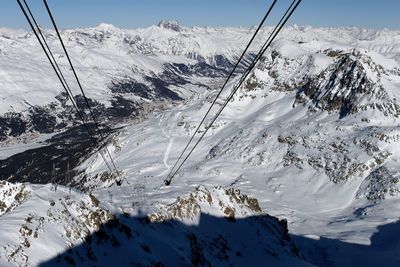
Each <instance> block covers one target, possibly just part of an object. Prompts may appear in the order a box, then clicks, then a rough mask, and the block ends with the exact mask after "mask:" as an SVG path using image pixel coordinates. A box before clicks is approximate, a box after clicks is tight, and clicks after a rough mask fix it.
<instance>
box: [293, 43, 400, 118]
mask: <svg viewBox="0 0 400 267" xmlns="http://www.w3.org/2000/svg"><path fill="white" fill-rule="evenodd" d="M336 58H337V59H336V60H337V63H335V64H334V65H332V66H330V67H329V68H327V69H326V70H325V71H323V72H322V73H321V74H319V75H318V76H316V77H315V78H312V79H311V80H310V81H309V82H307V83H306V84H305V85H304V86H303V87H302V88H301V89H300V91H299V92H298V94H297V96H296V102H295V104H297V103H305V97H308V98H309V99H311V100H312V102H313V104H314V106H315V108H318V109H322V110H327V111H330V112H331V111H338V112H339V115H340V118H343V117H345V116H347V115H349V114H354V113H357V112H360V111H363V110H367V109H377V110H379V111H381V112H382V113H383V114H384V115H385V116H393V117H399V115H400V105H399V104H398V103H397V101H395V100H393V99H391V98H390V97H389V96H388V94H387V92H386V91H385V90H384V88H383V87H382V85H380V83H379V80H378V81H372V80H371V78H370V77H368V75H367V71H368V70H367V69H366V67H365V66H367V67H368V68H370V69H373V70H375V71H376V73H377V75H378V77H380V76H381V75H383V74H385V70H384V69H383V68H382V67H381V66H379V65H377V64H375V63H374V62H373V61H372V59H371V58H369V57H367V56H365V55H362V54H361V53H359V52H357V51H356V50H355V51H353V53H343V54H340V56H336Z"/></svg>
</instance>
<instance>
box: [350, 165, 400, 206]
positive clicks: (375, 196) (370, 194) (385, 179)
mask: <svg viewBox="0 0 400 267" xmlns="http://www.w3.org/2000/svg"><path fill="white" fill-rule="evenodd" d="M398 196H400V172H398V171H397V172H396V171H394V170H390V169H388V168H387V167H385V166H382V167H379V168H377V169H376V170H374V171H373V172H371V173H370V174H369V175H368V176H367V178H365V180H364V181H363V183H362V184H361V186H360V188H359V189H358V191H357V193H356V197H357V198H367V199H368V200H372V201H377V200H381V199H385V198H390V197H398Z"/></svg>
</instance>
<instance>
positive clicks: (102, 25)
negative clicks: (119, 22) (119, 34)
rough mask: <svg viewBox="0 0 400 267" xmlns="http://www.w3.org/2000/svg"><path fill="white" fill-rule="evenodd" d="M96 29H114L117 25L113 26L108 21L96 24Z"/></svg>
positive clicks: (116, 28)
mask: <svg viewBox="0 0 400 267" xmlns="http://www.w3.org/2000/svg"><path fill="white" fill-rule="evenodd" d="M96 28H97V29H99V30H103V31H116V30H119V28H118V27H116V26H114V25H113V24H109V23H100V24H99V25H97V26H96Z"/></svg>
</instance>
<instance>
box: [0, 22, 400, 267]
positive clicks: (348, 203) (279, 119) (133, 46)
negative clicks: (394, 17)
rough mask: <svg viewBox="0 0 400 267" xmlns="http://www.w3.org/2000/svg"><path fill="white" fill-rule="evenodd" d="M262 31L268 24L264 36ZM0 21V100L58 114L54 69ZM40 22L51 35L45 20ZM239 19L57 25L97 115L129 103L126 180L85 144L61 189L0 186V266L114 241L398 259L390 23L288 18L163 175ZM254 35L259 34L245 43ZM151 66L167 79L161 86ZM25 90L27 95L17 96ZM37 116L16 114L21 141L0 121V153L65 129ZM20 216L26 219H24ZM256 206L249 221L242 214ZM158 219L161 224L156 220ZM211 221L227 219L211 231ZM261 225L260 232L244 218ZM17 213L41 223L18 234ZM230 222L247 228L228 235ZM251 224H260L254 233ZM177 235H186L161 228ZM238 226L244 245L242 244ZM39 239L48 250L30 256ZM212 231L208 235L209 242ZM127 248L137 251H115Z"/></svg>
mask: <svg viewBox="0 0 400 267" xmlns="http://www.w3.org/2000/svg"><path fill="white" fill-rule="evenodd" d="M270 30H271V29H270V28H265V29H264V30H263V36H266V34H267V33H268V32H269V31H270ZM0 33H1V36H2V37H0V38H3V39H0V58H1V59H2V61H1V62H2V63H1V64H0V71H1V73H3V74H4V75H1V76H0V84H1V86H2V87H1V88H0V94H1V101H2V102H1V112H2V113H3V114H6V112H12V113H16V114H19V113H20V112H22V114H23V116H25V117H29V116H30V115H29V114H31V113H30V111H29V105H39V106H43V105H48V104H51V103H55V105H56V106H57V108H56V109H57V110H60V114H62V112H68V110H67V109H63V108H61V104H60V103H59V102H57V100H55V97H56V96H58V95H59V93H60V91H57V89H55V88H56V87H55V84H57V81H56V80H55V78H54V76H52V75H51V74H50V73H51V71H50V68H48V66H47V65H46V64H45V61H44V58H43V57H42V56H41V53H40V51H39V48H37V46H36V43H35V40H34V39H33V36H32V35H31V34H29V33H25V32H17V31H13V30H6V29H3V30H1V31H0ZM46 33H47V35H48V36H49V38H50V39H52V42H54V43H55V42H56V39H55V36H54V33H53V32H51V31H46ZM251 33H252V30H251V29H247V28H200V27H194V28H186V27H182V26H180V25H178V24H176V23H174V22H162V23H160V24H159V25H158V26H152V27H150V28H147V29H136V30H121V29H118V28H115V27H114V26H111V25H105V24H102V25H100V26H98V27H96V28H91V29H77V30H67V31H65V32H63V34H64V36H65V39H66V40H67V44H68V49H69V50H70V51H71V54H72V55H73V58H74V59H75V60H76V61H77V66H78V70H79V73H81V75H80V76H81V79H82V80H83V81H85V82H84V83H85V84H84V87H85V88H87V91H88V95H89V97H91V98H92V99H94V100H96V101H99V102H100V103H102V104H103V105H104V107H105V108H106V112H105V113H100V115H101V116H104V117H105V118H107V119H108V123H110V122H111V121H112V120H113V118H114V117H112V116H111V115H110V114H114V113H110V112H111V111H113V110H107V107H112V108H117V107H120V106H118V105H115V106H113V104H112V103H115V102H112V101H113V99H114V100H115V99H117V96H122V97H124V99H128V100H129V101H132V103H135V108H136V110H139V111H138V112H137V113H135V116H133V117H129V116H127V117H126V118H125V120H123V121H121V123H124V127H123V128H121V129H119V130H117V131H115V132H114V133H113V135H112V138H111V139H110V142H109V143H108V148H109V150H110V151H111V154H112V156H113V158H114V160H115V162H116V164H117V167H118V168H119V169H120V170H121V171H122V172H123V176H122V177H123V178H122V185H121V186H118V185H117V184H116V181H117V180H118V179H120V178H116V177H114V176H113V175H110V174H109V173H108V170H107V167H106V165H105V164H104V162H103V160H102V158H101V157H100V155H99V154H98V153H93V152H92V153H87V154H85V155H84V156H82V157H81V159H80V161H79V163H77V165H76V168H75V174H76V175H75V176H74V178H73V179H74V183H73V184H74V186H75V189H73V190H72V193H69V192H68V189H67V188H66V187H63V186H59V188H58V190H57V191H56V192H54V191H51V190H50V189H51V188H50V185H32V184H26V185H24V184H20V183H15V184H14V183H4V184H2V185H0V186H1V187H0V189H1V188H12V189H10V190H11V191H10V192H12V193H10V194H8V195H7V196H5V194H3V195H4V199H5V200H1V199H0V201H3V202H0V214H1V215H0V216H1V217H0V224H1V229H6V228H3V227H7V231H3V230H2V232H1V234H0V235H2V238H1V239H0V240H1V241H0V244H1V247H2V250H0V264H4V265H14V264H17V265H18V264H27V265H29V264H32V265H37V264H38V263H39V262H41V261H47V263H45V264H44V265H45V266H46V264H48V265H47V266H51V264H55V263H57V262H58V263H61V264H66V265H68V264H71V262H73V263H75V264H77V265H79V266H80V265H81V264H83V265H84V264H86V263H84V262H83V261H82V257H83V258H84V259H85V260H87V261H88V262H90V263H93V264H96V263H97V264H100V265H101V264H102V263H104V264H105V266H106V265H107V264H106V263H107V262H108V263H109V262H110V259H111V258H110V257H109V256H108V255H109V254H108V253H109V252H110V251H115V253H117V254H118V255H124V256H125V255H127V254H128V252H127V251H126V250H125V249H126V247H129V246H131V247H132V248H134V249H133V250H135V251H140V252H138V255H140V256H139V257H138V258H137V259H136V260H137V262H140V263H143V264H153V265H154V264H157V263H158V262H165V263H167V264H169V265H174V263H175V265H176V264H178V265H179V264H181V265H191V264H192V265H195V264H198V265H207V264H208V263H209V264H212V265H221V264H226V265H229V264H234V265H241V264H244V262H247V263H249V262H252V263H256V262H258V261H259V259H260V258H263V259H266V260H267V261H268V262H271V265H273V266H279V264H281V265H282V266H302V265H305V266H306V265H307V264H312V265H317V266H398V265H399V264H400V253H399V251H400V238H399V237H398V236H399V233H400V224H399V212H400V167H399V160H400V143H399V142H400V125H399V122H400V103H399V99H400V63H399V55H400V45H399V43H400V42H399V41H400V32H398V31H389V30H364V29H357V28H341V29H335V28H311V27H288V28H286V29H285V30H284V31H283V32H282V33H281V34H280V38H278V39H277V40H276V41H275V42H274V44H273V45H272V47H271V49H269V50H268V52H267V54H266V55H265V57H264V58H263V59H262V62H261V64H259V65H258V66H257V68H256V70H255V71H254V72H253V73H252V74H251V77H250V78H249V79H248V81H247V82H246V83H245V84H244V85H243V86H242V88H241V89H240V90H239V91H238V93H237V95H235V97H234V99H233V100H232V101H231V102H230V103H229V105H228V106H227V108H226V109H225V110H224V112H223V113H222V115H221V117H220V118H219V119H218V120H217V121H216V123H215V125H214V126H213V127H212V129H210V131H209V132H208V133H207V135H206V137H205V138H204V140H202V142H201V143H200V145H199V147H198V148H197V149H196V150H195V152H194V153H193V155H192V156H191V157H190V159H189V160H188V161H187V162H186V164H185V165H184V166H183V168H182V169H181V171H180V172H179V173H178V174H177V175H176V176H175V177H174V179H173V181H172V184H171V185H170V186H168V187H167V186H164V184H163V180H164V179H165V178H166V175H167V174H168V172H169V171H170V168H171V167H172V166H173V165H174V163H175V161H176V160H177V158H178V156H179V154H180V152H181V151H182V149H183V148H184V146H185V145H186V142H188V140H189V139H190V136H191V134H192V133H193V131H194V130H195V129H196V127H197V125H198V123H199V122H200V120H201V118H202V116H203V115H204V113H205V112H206V110H207V109H208V107H209V105H210V104H211V102H212V99H213V97H214V96H215V95H216V93H217V89H218V88H219V86H220V85H221V83H222V81H223V77H224V76H225V75H226V74H227V71H229V68H230V67H231V66H232V63H234V60H235V58H236V57H237V55H238V54H239V53H240V51H241V49H242V47H243V45H244V44H245V43H246V41H247V40H248V39H249V38H250V34H251ZM5 36H6V37H5ZM259 45H260V41H259V40H258V41H257V43H256V44H255V45H254V47H252V51H256V50H257V48H258V46H259ZM17 48H20V49H17ZM32 50H33V51H36V52H32ZM58 53H60V51H58ZM16 58H18V62H21V64H16V63H15V62H16V61H15V59H16ZM250 59H251V55H249V56H248V59H247V60H250ZM60 60H61V62H63V64H64V65H65V66H66V62H64V61H65V59H64V58H62V57H61V58H60ZM32 65H33V66H35V67H34V69H32ZM33 70H35V71H33ZM21 73H23V74H24V75H21ZM238 78H239V77H238V76H236V78H235V79H234V80H232V81H231V82H230V84H229V86H228V87H227V91H226V92H224V93H223V96H222V99H221V100H220V101H218V102H217V103H218V105H217V107H216V108H215V109H214V112H215V111H216V109H217V108H219V106H220V105H221V103H222V101H223V100H224V97H226V96H227V95H228V93H229V89H231V88H232V85H233V84H234V83H235V81H237V80H238ZM44 79H47V80H44ZM154 79H157V80H154ZM159 80H161V81H166V84H165V88H164V87H163V91H162V93H160V92H161V91H159V90H160V89H159V88H160V87H158V86H156V85H157V84H159V83H158V82H155V81H159ZM126 81H129V82H126ZM183 81H185V82H183ZM139 84H142V85H139ZM111 85H115V86H111ZM143 85H145V86H144V87H143ZM126 90H128V91H129V96H127V94H126ZM28 91H29V96H28V95H27V94H24V92H28ZM11 92H17V94H14V93H11ZM148 92H149V94H147V93H148ZM175 94H176V95H175ZM31 96H34V97H31ZM166 96H170V97H166ZM171 96H177V97H176V98H174V97H171ZM28 103H29V104H28ZM118 103H119V104H121V103H122V102H118ZM143 103H146V105H149V106H152V108H151V109H150V108H149V109H146V108H143V107H144V104H143ZM160 103H162V105H161V104H160ZM58 106H60V107H58ZM124 111H126V110H125V109H124ZM107 112H108V113H107ZM8 114H10V113H8ZM104 114H105V115H104ZM116 114H118V112H117V113H116ZM139 114H141V115H140V116H139ZM114 115H115V114H114ZM114 115H113V116H114ZM4 117H5V118H7V116H6V115H4ZM138 117H140V119H138ZM132 119H135V120H134V121H132ZM8 121H9V120H8ZM66 121H67V120H66ZM29 125H33V126H32V127H33V128H29V127H31V126H29ZM67 125H68V127H73V125H72V123H71V122H69V124H67ZM34 126H35V124H34V123H32V124H28V126H27V129H26V131H24V134H29V135H33V136H34V138H33V139H32V137H31V138H30V139H23V140H25V142H28V144H25V145H21V144H20V142H19V141H18V140H16V139H17V138H13V135H12V134H10V132H12V131H11V130H12V127H9V128H10V129H11V130H10V129H8V128H7V129H8V130H7V131H8V132H7V134H6V135H5V136H6V138H5V139H4V140H6V141H4V142H3V144H4V149H3V148H2V149H3V150H1V154H0V156H1V158H5V159H7V158H8V159H10V158H12V157H13V156H14V157H15V156H16V155H18V154H17V153H19V152H21V151H24V150H26V149H35V148H36V147H37V146H39V147H40V146H43V145H45V144H43V143H42V140H43V138H44V139H47V138H50V137H51V136H53V135H52V134H53V133H54V132H57V133H58V132H62V131H63V129H64V128H62V129H59V128H57V129H55V130H54V131H53V130H52V131H49V132H44V131H39V130H37V129H35V128H34ZM111 126H113V127H114V126H116V125H111ZM203 130H204V127H203V129H202V131H203ZM24 134H22V135H21V136H23V135H24ZM44 134H46V135H44ZM17 136H18V137H19V136H20V135H17ZM41 138H42V139H41ZM60 138H61V137H60ZM26 140H28V141H26ZM12 162H14V161H11V160H9V161H4V162H3V164H6V165H7V164H8V165H7V166H10V165H11V163H12ZM2 168H5V167H2ZM7 168H8V169H7V170H9V169H10V168H9V167H7ZM26 168H28V167H26ZM1 170H2V169H1V168H0V171H1ZM28 176H29V174H28ZM12 179H14V180H12ZM18 179H20V180H21V181H29V177H28V178H26V177H25V178H24V179H22V178H21V177H19V176H18V174H16V175H13V177H12V178H9V179H5V180H9V181H15V180H18ZM32 179H33V178H32ZM35 181H37V180H35ZM63 184H67V183H64V182H63ZM78 190H80V191H78ZM238 190H240V191H238ZM81 191H82V192H84V193H80V192H81ZM1 192H2V191H0V197H1V196H2V195H1ZM18 192H20V193H18ZM16 194H20V195H19V197H18V198H16V197H13V196H14V195H16ZM249 197H250V198H251V197H254V198H255V199H256V200H257V205H255V202H254V200H250V201H249V200H248V199H249ZM13 199H14V200H13ZM177 199H178V200H177ZM251 199H252V198H251ZM52 201H53V202H52ZM2 203H4V208H3V209H2ZM171 203H174V204H171ZM257 207H258V208H257ZM2 212H3V213H2ZM265 213H268V214H270V215H272V216H275V217H277V218H279V219H287V221H288V229H289V233H290V238H288V237H287V236H286V235H285V229H286V228H285V221H278V220H277V219H274V218H273V217H269V215H265ZM93 214H95V215H93ZM204 214H205V215H204ZM145 215H147V217H146V216H145ZM29 216H31V217H32V218H36V219H34V220H33V222H29V221H32V220H31V219H26V218H29ZM202 216H206V217H205V218H204V219H201V218H203V217H202ZM207 216H210V217H207ZM265 216H267V217H265ZM115 217H116V218H117V219H118V223H116V222H115V220H116V218H115ZM253 217H255V220H256V221H254V222H253V221H252V220H253V219H250V221H248V218H253ZM42 218H43V219H42ZM140 218H146V219H143V220H144V221H145V222H143V220H142V219H140ZM218 218H220V219H221V220H219V219H218ZM257 218H258V219H257ZM27 220H28V221H27ZM50 221H51V222H54V223H51V224H49V223H48V222H50ZM160 221H164V222H165V223H166V224H167V225H170V227H169V226H168V227H167V226H165V225H164V224H161V225H158V224H157V223H158V222H160ZM107 222H108V223H107ZM227 222H229V223H228V224H227ZM154 223H155V225H153V224H154ZM232 224H233V225H232ZM102 225H103V226H102ZM121 225H122V226H121ZM124 225H125V226H124ZM144 225H145V226H144ZM146 225H147V226H146ZM215 225H218V227H219V228H220V229H225V228H226V230H220V232H219V230H215V231H214V230H209V229H211V228H210V227H213V226H215ZM227 225H228V226H227ZM251 225H253V226H254V227H256V228H253V227H252V226H251ZM259 225H262V226H260V227H261V228H260V229H262V232H261V233H260V231H261V230H260V231H258V230H254V229H258V228H257V227H259ZM24 226H26V227H28V228H29V229H40V230H38V231H39V232H40V238H35V237H34V236H33V234H32V233H30V234H29V235H27V234H26V231H28V232H29V230H26V229H25V228H24V229H23V230H21V229H22V228H21V227H24ZM239 226H240V227H239ZM242 226H243V228H241V227H242ZM125 227H128V228H129V229H131V230H130V231H132V232H133V233H130V234H129V233H127V230H126V229H125ZM230 227H232V228H230ZM235 227H238V228H235ZM249 227H250V228H249ZM71 229H72V230H74V231H75V232H74V231H72V232H73V233H74V234H71ZM82 229H86V230H82ZM124 229H125V230H124ZM135 229H136V230H135ZM154 229H156V230H154ZM206 229H207V230H206ZM239 229H241V230H243V231H248V232H249V233H251V236H250V237H249V236H247V237H246V238H245V237H242V236H240V235H237V233H236V231H238V230H239ZM248 229H251V230H248ZM157 230H158V231H157ZM33 231H34V230H33ZM82 231H83V232H82ZM128 232H129V231H128ZM67 233H69V234H67ZM92 233H97V234H93V235H91V234H92ZM99 233H100V234H99ZM104 233H105V234H104ZM121 233H124V234H121ZM136 233H138V234H136ZM159 233H162V234H161V236H160V234H159ZM218 233H222V238H221V237H219V236H218ZM3 235H4V238H3ZM130 235H132V236H133V237H129V236H130ZM259 235H261V236H263V237H264V238H261V239H257V238H258V237H257V238H255V237H256V236H259ZM27 236H28V237H27ZM88 236H91V238H89V239H90V240H88ZM104 236H106V238H105V237H104ZM175 236H177V238H178V240H181V242H182V243H183V244H184V245H182V247H180V246H179V245H178V244H177V243H174V242H173V241H172V240H173V237H175ZM253 237H254V238H253ZM113 238H116V239H117V241H118V243H119V244H120V246H118V245H116V243H115V240H114V239H113ZM131 238H133V239H131ZM158 238H159V239H158ZM25 240H27V241H28V242H29V246H28V245H27V243H26V242H25ZM46 240H50V241H46ZM155 240H156V241H155ZM240 240H243V242H244V244H240V245H238V243H240ZM251 240H256V241H254V242H252V241H251ZM45 242H51V243H49V244H51V246H52V247H53V248H54V251H52V252H49V253H48V255H44V256H38V251H44V250H43V249H44V248H43V247H42V246H45ZM256 242H259V243H257V244H261V245H260V247H262V248H263V252H262V253H264V254H265V255H264V254H262V256H260V255H261V254H260V253H261V252H260V251H258V250H253V251H254V253H253V254H251V251H250V250H249V249H246V247H251V248H256V247H257V245H256ZM121 244H122V246H121ZM167 244H170V245H167ZM212 244H217V245H216V248H214V249H213V248H212V247H208V246H212ZM224 244H225V245H224ZM77 245H78V246H77ZM114 245H115V246H114ZM118 247H123V248H124V249H121V248H118ZM200 247H202V249H200ZM68 248H69V250H68ZM67 250H68V251H67ZM167 251H168V252H167ZM194 251H199V254H196V253H194ZM215 251H217V252H215ZM238 252H239V253H238ZM104 253H105V254H104ZM110 253H111V252H110ZM168 253H170V255H173V256H171V257H172V259H173V260H172V262H169V260H170V259H167V258H166V256H165V255H166V254H168ZM57 255H58V256H57ZM83 255H87V256H83ZM242 260H245V261H242ZM131 262H135V259H134V258H128V259H127V261H126V262H123V263H121V264H125V263H126V264H129V263H131Z"/></svg>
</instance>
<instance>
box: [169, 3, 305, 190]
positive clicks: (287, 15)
mask: <svg viewBox="0 0 400 267" xmlns="http://www.w3.org/2000/svg"><path fill="white" fill-rule="evenodd" d="M296 1H297V3H296ZM300 2H301V0H293V2H292V4H291V5H290V6H289V8H288V9H287V10H286V12H285V14H284V15H283V17H282V18H281V20H280V21H279V23H278V24H277V25H276V27H275V28H274V30H273V31H272V33H271V34H270V36H269V38H268V39H267V41H266V43H265V44H264V46H263V47H262V48H261V50H260V51H259V53H258V54H257V57H256V58H255V59H254V60H253V62H252V64H251V65H250V67H249V68H248V69H247V71H246V73H245V74H244V75H243V76H242V78H241V79H240V81H239V82H238V84H237V85H236V86H235V87H234V89H233V91H232V92H231V94H230V95H229V97H228V98H227V99H226V100H225V102H224V104H223V105H222V106H221V108H220V109H219V110H218V112H217V113H216V115H215V116H214V118H213V119H212V120H211V122H210V123H209V125H208V126H207V127H206V129H205V131H204V132H203V133H202V135H201V136H200V138H199V139H198V140H197V142H196V143H195V145H194V146H193V148H192V149H191V150H190V152H189V153H188V155H187V156H186V157H185V158H184V160H183V161H182V163H181V164H180V165H179V167H178V168H177V170H176V171H175V172H174V173H173V175H172V176H170V177H169V179H166V180H165V181H164V184H165V185H169V184H170V183H171V181H172V179H173V177H174V176H175V175H176V174H177V172H178V171H179V170H180V169H181V167H182V166H183V164H184V163H185V162H186V160H187V159H188V158H189V157H190V155H191V154H192V153H193V151H194V150H195V148H196V147H197V145H198V144H199V143H200V141H201V140H202V139H203V137H204V136H205V135H206V133H207V132H208V130H209V129H210V128H211V126H212V125H213V124H214V122H215V121H216V120H217V118H218V117H219V115H220V114H221V113H222V111H223V110H224V108H225V107H226V106H227V104H228V103H229V101H230V100H231V99H232V97H233V95H234V94H235V93H236V91H237V90H238V89H239V88H240V86H241V85H242V84H243V82H244V81H245V80H246V78H247V77H248V75H249V74H250V73H251V71H252V70H253V68H254V67H255V66H256V64H257V63H258V61H259V60H260V59H261V57H262V56H263V54H264V53H265V51H266V50H267V49H268V47H269V46H270V45H271V43H272V42H273V40H274V39H275V38H276V36H277V35H278V33H279V32H280V31H281V29H282V28H283V26H284V25H285V24H286V22H287V21H288V20H289V18H290V17H291V15H292V14H293V12H294V11H295V10H296V8H297V7H298V5H299V4H300ZM295 3H296V4H295ZM293 6H294V7H293ZM292 7H293V8H292Z"/></svg>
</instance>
